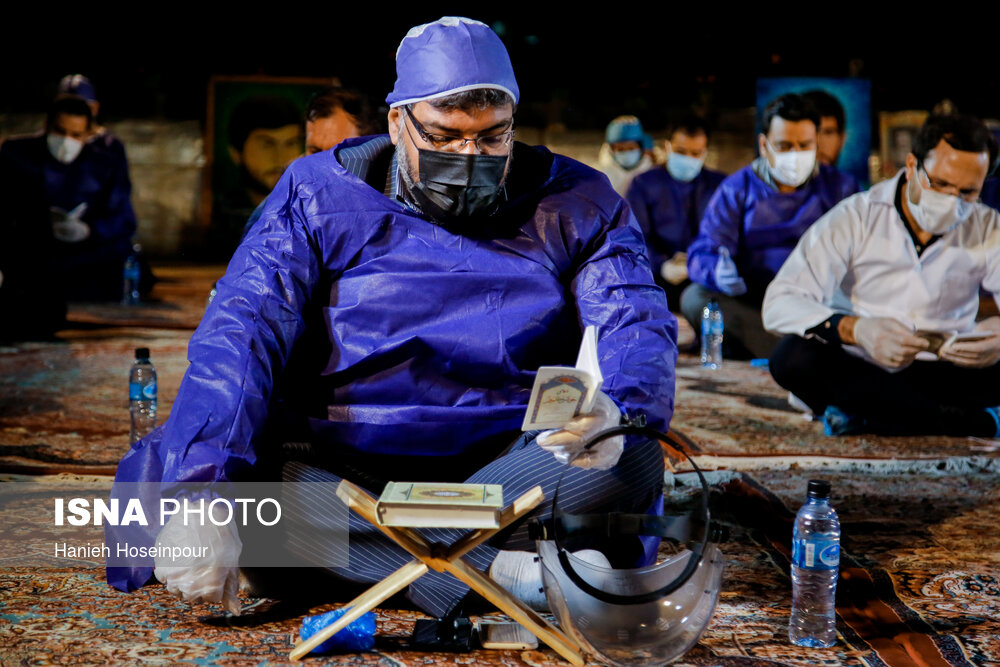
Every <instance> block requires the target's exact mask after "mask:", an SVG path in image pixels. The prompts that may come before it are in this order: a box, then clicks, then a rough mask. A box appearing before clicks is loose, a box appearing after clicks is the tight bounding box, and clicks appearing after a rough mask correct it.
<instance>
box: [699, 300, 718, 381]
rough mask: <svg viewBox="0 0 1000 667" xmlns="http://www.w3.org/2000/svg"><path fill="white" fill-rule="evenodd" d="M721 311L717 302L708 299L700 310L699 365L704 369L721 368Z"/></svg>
mask: <svg viewBox="0 0 1000 667" xmlns="http://www.w3.org/2000/svg"><path fill="white" fill-rule="evenodd" d="M722 331H723V325H722V310H721V309H720V308H719V302H718V301H716V300H715V299H709V301H708V303H707V304H705V307H704V308H702V310H701V365H702V366H703V367H704V368H712V369H715V368H720V367H721V366H722Z"/></svg>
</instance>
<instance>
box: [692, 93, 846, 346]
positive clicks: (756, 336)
mask: <svg viewBox="0 0 1000 667" xmlns="http://www.w3.org/2000/svg"><path fill="white" fill-rule="evenodd" d="M818 128H819V115H818V114H817V112H816V110H815V109H814V108H813V107H812V105H810V104H807V103H806V101H805V100H804V99H802V97H801V96H800V95H794V94H789V95H782V96H781V97H778V98H776V99H775V100H773V101H772V102H771V103H770V104H768V105H767V107H765V108H764V113H763V116H762V118H761V134H760V135H759V136H758V138H757V143H758V148H759V150H760V157H758V158H757V159H756V160H754V161H753V163H751V164H750V165H748V166H746V167H744V168H743V169H740V170H739V171H737V172H736V173H734V174H732V175H730V176H728V177H727V178H726V179H725V180H724V181H723V182H722V184H721V185H720V186H719V188H718V189H717V190H716V191H715V195H714V196H713V197H712V199H711V201H710V202H709V203H708V208H707V209H706V210H705V215H704V217H702V219H701V224H700V227H699V233H698V237H697V238H696V239H695V240H694V242H693V243H692V244H691V246H690V248H688V273H689V275H690V277H691V282H692V284H691V285H690V286H689V287H688V288H687V289H686V290H684V293H683V294H682V295H681V310H682V312H683V313H684V316H685V317H686V318H687V320H688V321H689V322H690V323H691V325H692V326H693V327H695V329H696V330H697V329H698V328H700V321H701V312H702V309H703V308H704V307H705V305H706V304H707V303H708V302H709V300H711V299H715V300H716V301H718V303H719V305H720V306H721V307H722V311H723V316H724V318H725V325H726V334H725V338H724V339H723V341H724V342H723V354H724V355H726V356H728V357H736V358H746V357H750V356H752V357H767V356H768V355H769V354H770V353H771V350H772V349H773V348H774V345H775V344H776V343H777V342H778V339H777V337H775V336H773V335H771V334H769V333H767V332H766V331H764V328H763V327H762V326H761V321H760V304H761V302H762V301H763V299H764V290H765V289H767V285H768V283H770V282H771V279H772V278H773V277H774V274H775V273H777V271H778V269H779V268H781V265H782V264H783V263H784V262H785V258H787V257H788V255H789V253H791V251H792V249H793V248H794V247H795V244H796V243H797V242H798V240H799V237H800V236H802V233H803V232H805V230H806V229H808V228H809V226H810V225H812V223H814V222H815V221H816V220H818V219H819V217H820V216H821V215H823V214H824V213H826V212H827V211H829V210H830V209H831V208H833V207H834V206H835V205H836V204H837V202H839V201H840V200H841V199H843V198H844V197H846V196H848V195H850V194H853V193H855V192H857V190H858V186H857V183H856V182H855V180H854V179H853V178H852V177H851V176H848V175H847V174H843V173H841V172H839V171H837V170H836V169H834V168H832V167H828V166H826V165H821V164H819V162H818V161H817V160H816V131H817V129H818Z"/></svg>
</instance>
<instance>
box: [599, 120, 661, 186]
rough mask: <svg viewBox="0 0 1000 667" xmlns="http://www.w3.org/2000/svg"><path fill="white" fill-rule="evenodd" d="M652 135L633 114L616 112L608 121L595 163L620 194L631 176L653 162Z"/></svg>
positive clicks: (629, 182)
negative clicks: (644, 130)
mask: <svg viewBox="0 0 1000 667" xmlns="http://www.w3.org/2000/svg"><path fill="white" fill-rule="evenodd" d="M652 150H653V138H652V137H650V136H649V135H648V134H646V133H645V132H643V130H642V123H641V122H639V119H638V118H636V117H635V116H618V117H617V118H615V119H614V120H613V121H611V122H610V123H608V127H607V129H606V130H605V132H604V143H603V144H601V151H600V153H598V155H597V164H598V167H600V169H601V171H603V172H604V175H605V176H607V177H608V180H610V181H611V186H612V187H613V188H614V189H615V191H616V192H617V193H618V194H620V195H621V196H622V197H624V196H625V193H626V192H628V186H629V184H631V183H632V179H633V178H635V177H636V176H638V175H639V174H641V173H643V172H644V171H646V170H647V169H649V168H651V167H652V166H653V158H652Z"/></svg>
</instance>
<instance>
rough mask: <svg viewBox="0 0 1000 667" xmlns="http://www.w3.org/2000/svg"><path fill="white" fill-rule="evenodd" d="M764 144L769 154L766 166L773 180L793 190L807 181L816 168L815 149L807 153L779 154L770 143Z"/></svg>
mask: <svg viewBox="0 0 1000 667" xmlns="http://www.w3.org/2000/svg"><path fill="white" fill-rule="evenodd" d="M766 143H767V149H768V152H770V153H771V159H770V160H768V162H767V165H768V168H770V170H771V176H772V177H773V178H774V180H776V181H778V182H779V183H781V184H783V185H790V186H792V187H793V188H797V187H799V186H800V185H802V184H803V183H805V182H806V181H808V180H809V177H810V176H812V173H813V169H815V168H816V149H815V148H813V149H811V150H808V151H785V152H784V153H779V152H778V151H777V150H775V148H774V146H772V145H771V142H770V141H768V142H766Z"/></svg>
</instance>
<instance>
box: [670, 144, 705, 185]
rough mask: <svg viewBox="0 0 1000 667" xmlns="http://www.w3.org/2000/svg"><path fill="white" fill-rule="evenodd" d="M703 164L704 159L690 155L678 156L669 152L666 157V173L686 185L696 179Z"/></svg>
mask: <svg viewBox="0 0 1000 667" xmlns="http://www.w3.org/2000/svg"><path fill="white" fill-rule="evenodd" d="M704 164H705V158H703V157H702V158H697V157H691V156H690V155H680V154H679V153H674V152H673V151H671V153H670V155H668V156H667V172H669V173H670V175H671V176H673V178H674V180H677V181H681V182H683V183H688V182H690V181H693V180H694V179H695V178H697V176H698V174H700V173H701V167H702V165H704Z"/></svg>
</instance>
